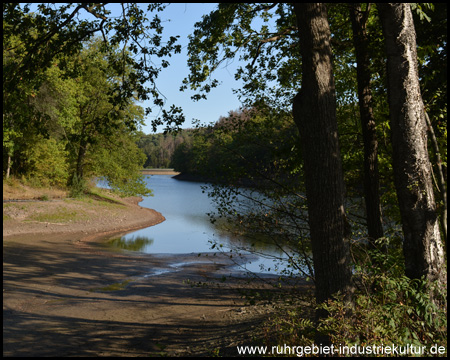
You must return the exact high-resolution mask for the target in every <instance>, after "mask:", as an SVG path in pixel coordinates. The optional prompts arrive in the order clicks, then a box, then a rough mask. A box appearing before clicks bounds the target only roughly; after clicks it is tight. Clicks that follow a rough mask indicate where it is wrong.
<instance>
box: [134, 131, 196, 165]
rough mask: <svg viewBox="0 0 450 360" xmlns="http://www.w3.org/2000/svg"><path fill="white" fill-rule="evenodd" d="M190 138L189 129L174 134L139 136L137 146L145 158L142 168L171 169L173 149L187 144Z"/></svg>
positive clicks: (190, 132)
mask: <svg viewBox="0 0 450 360" xmlns="http://www.w3.org/2000/svg"><path fill="white" fill-rule="evenodd" d="M191 138H192V130H189V129H186V130H182V131H180V132H178V133H176V134H174V133H171V134H148V135H145V134H143V133H142V134H140V136H139V140H138V141H137V144H138V147H139V148H140V149H141V150H142V151H143V152H144V154H145V155H146V157H147V159H146V160H145V163H144V168H169V167H172V166H173V165H172V161H173V160H172V158H173V156H174V152H175V149H176V148H177V147H178V146H179V145H181V144H183V143H189V142H190V141H191Z"/></svg>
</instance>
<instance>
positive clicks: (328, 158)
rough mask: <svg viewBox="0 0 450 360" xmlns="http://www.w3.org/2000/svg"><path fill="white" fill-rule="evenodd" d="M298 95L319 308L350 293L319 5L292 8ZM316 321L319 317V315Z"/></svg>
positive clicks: (323, 15)
mask: <svg viewBox="0 0 450 360" xmlns="http://www.w3.org/2000/svg"><path fill="white" fill-rule="evenodd" d="M294 9H295V13H296V16H297V23H298V27H299V35H300V45H301V55H302V73H303V75H302V76H303V79H302V90H301V91H300V92H299V94H298V95H297V96H296V97H295V98H294V104H293V114H294V120H295V122H296V124H297V127H298V129H299V132H300V140H301V143H302V147H303V157H304V167H305V185H306V195H307V198H308V215H309V226H310V234H311V242H312V252H313V260H314V272H315V285H316V298H317V301H318V303H322V302H323V301H325V300H327V299H330V298H332V296H333V294H335V293H336V292H338V291H340V292H341V293H343V294H351V293H352V289H353V287H352V280H351V275H352V274H351V269H350V251H349V250H350V249H349V241H348V237H349V230H350V229H349V228H348V222H347V220H346V216H345V211H344V180H343V174H342V164H341V157H340V152H339V142H338V131H337V121H336V95H335V87H334V77H333V70H332V52H331V46H330V29H329V25H328V19H327V11H326V6H325V5H324V4H319V3H315V4H310V3H301V4H300V3H295V4H294ZM319 316H320V314H319Z"/></svg>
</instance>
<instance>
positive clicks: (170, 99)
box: [142, 3, 241, 134]
mask: <svg viewBox="0 0 450 360" xmlns="http://www.w3.org/2000/svg"><path fill="white" fill-rule="evenodd" d="M216 7H217V5H216V4H212V3H206V4H201V3H174V4H170V5H169V6H167V8H166V9H165V10H164V12H162V13H160V15H159V16H160V18H161V20H162V21H163V25H164V33H163V36H166V34H167V37H169V36H174V35H180V38H179V43H180V44H181V45H182V47H183V48H182V51H181V54H175V55H174V56H172V57H171V58H170V59H168V60H169V62H170V66H169V67H168V68H166V69H162V71H161V73H160V75H159V76H158V79H157V87H158V89H159V90H160V91H161V92H162V94H163V95H164V96H165V97H166V98H167V100H166V104H167V109H168V108H169V107H170V105H171V104H174V105H176V106H180V107H182V108H183V111H184V114H185V117H186V122H185V124H184V125H183V126H182V127H183V128H189V127H192V119H198V120H200V122H201V123H205V124H206V123H210V122H215V121H217V120H218V119H219V117H220V116H226V115H227V114H228V112H229V111H230V110H236V109H238V108H239V107H240V102H239V100H238V98H237V96H236V95H235V94H233V91H232V89H233V88H234V89H236V88H239V87H240V85H241V83H240V82H238V81H236V80H235V79H234V73H235V69H236V67H237V65H238V63H239V62H238V60H235V61H234V62H233V63H232V64H230V65H228V66H227V67H225V66H222V67H220V68H219V69H217V70H216V71H215V72H214V73H213V76H214V78H216V79H218V80H219V81H220V82H221V85H220V86H219V87H217V88H215V89H212V90H211V92H210V93H209V95H208V99H207V100H200V101H195V102H194V101H192V100H191V98H190V97H191V96H192V95H193V94H194V92H192V91H188V90H186V91H184V92H180V91H179V89H180V86H181V82H182V81H183V79H184V78H185V77H186V76H187V75H188V71H189V69H188V66H187V44H188V35H189V34H191V33H192V32H193V29H194V24H195V23H196V22H197V21H200V20H201V18H202V15H204V14H208V13H209V12H210V11H212V10H214V9H215V8H216ZM149 18H151V16H149ZM164 20H170V22H169V21H166V22H165V21H164ZM151 105H152V104H151V102H149V103H148V104H146V103H145V102H144V103H143V104H142V106H144V107H145V106H151ZM157 116H158V110H157V109H156V108H155V109H154V110H153V112H152V113H151V114H150V115H149V117H148V118H147V119H146V124H147V125H146V126H145V127H144V129H143V131H144V132H145V133H147V134H148V133H151V132H152V128H151V120H152V119H153V118H155V117H157ZM161 129H162V127H161Z"/></svg>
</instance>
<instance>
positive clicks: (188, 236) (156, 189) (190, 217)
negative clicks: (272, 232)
mask: <svg viewBox="0 0 450 360" xmlns="http://www.w3.org/2000/svg"><path fill="white" fill-rule="evenodd" d="M145 180H146V182H147V186H148V188H150V189H152V191H153V196H151V197H145V198H144V199H143V201H142V202H141V203H140V205H141V206H143V207H148V208H151V209H155V210H156V211H159V212H160V213H161V214H162V215H163V216H164V217H165V218H166V220H165V221H164V222H162V223H160V224H158V225H156V226H151V227H148V228H145V229H141V230H138V231H135V232H133V233H130V234H127V235H125V236H122V237H120V238H115V239H112V240H111V241H110V245H112V246H114V247H116V248H120V249H125V250H129V251H139V252H142V253H147V254H187V253H197V254H198V253H205V252H214V251H217V250H218V249H220V251H224V250H225V251H229V250H230V249H234V252H233V254H234V255H236V249H242V248H249V247H250V248H253V249H255V247H256V248H258V249H257V252H260V251H262V250H264V253H266V254H267V253H270V254H271V255H273V256H277V257H280V256H282V251H281V250H280V249H279V248H276V247H275V246H273V244H272V246H270V245H268V244H267V243H265V244H261V243H260V244H256V243H255V241H252V243H253V244H249V243H247V244H245V243H244V242H243V239H241V238H239V237H236V236H234V235H232V232H230V231H226V229H224V228H221V227H220V226H219V227H218V226H217V225H218V224H216V225H213V224H211V222H210V218H209V216H208V215H207V213H209V212H212V211H214V210H215V207H214V204H213V203H212V201H211V199H210V198H209V197H208V195H207V194H206V193H205V192H204V191H203V189H202V186H204V185H206V184H202V183H197V182H187V181H180V180H176V179H173V178H172V177H171V176H170V175H152V176H146V177H145ZM101 185H104V184H101ZM101 185H99V186H101ZM213 244H216V245H215V249H212V246H213ZM252 245H253V246H252ZM262 245H263V246H262ZM258 250H259V251H258ZM246 254H248V253H246ZM264 261H265V262H266V264H269V265H271V267H272V268H273V264H272V259H270V260H267V259H264V258H263V257H259V261H253V262H252V264H251V265H250V264H249V267H248V268H249V269H251V270H252V271H256V272H259V270H260V269H259V268H260V265H261V263H262V262H264Z"/></svg>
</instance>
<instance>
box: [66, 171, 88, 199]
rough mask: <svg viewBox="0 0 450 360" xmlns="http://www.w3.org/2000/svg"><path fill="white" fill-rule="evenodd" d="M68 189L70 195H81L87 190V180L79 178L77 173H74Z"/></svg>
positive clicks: (74, 196) (75, 196)
mask: <svg viewBox="0 0 450 360" xmlns="http://www.w3.org/2000/svg"><path fill="white" fill-rule="evenodd" d="M69 189H70V192H69V196H70V197H73V198H77V197H80V196H83V195H84V194H85V193H86V192H87V191H88V186H87V182H86V181H85V180H84V179H83V178H79V177H78V176H77V174H74V175H73V177H72V181H71V183H70V185H69Z"/></svg>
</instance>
